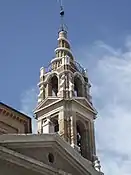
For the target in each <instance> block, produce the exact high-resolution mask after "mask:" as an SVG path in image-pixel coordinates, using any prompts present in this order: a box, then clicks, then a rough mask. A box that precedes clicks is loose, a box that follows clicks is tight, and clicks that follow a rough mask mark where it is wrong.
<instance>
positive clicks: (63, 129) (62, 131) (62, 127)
mask: <svg viewBox="0 0 131 175" xmlns="http://www.w3.org/2000/svg"><path fill="white" fill-rule="evenodd" d="M58 123H59V135H60V136H61V137H62V138H63V139H64V140H67V120H66V118H65V111H64V109H63V110H61V111H60V112H59V117H58Z"/></svg>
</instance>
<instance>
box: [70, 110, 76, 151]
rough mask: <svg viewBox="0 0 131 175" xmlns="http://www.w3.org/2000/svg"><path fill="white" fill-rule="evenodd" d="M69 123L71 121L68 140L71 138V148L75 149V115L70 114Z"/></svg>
mask: <svg viewBox="0 0 131 175" xmlns="http://www.w3.org/2000/svg"><path fill="white" fill-rule="evenodd" d="M70 121H71V127H70V129H71V135H70V138H71V146H72V147H73V148H75V147H76V146H77V135H76V134H77V133H76V113H75V112H73V113H72V116H71V117H70Z"/></svg>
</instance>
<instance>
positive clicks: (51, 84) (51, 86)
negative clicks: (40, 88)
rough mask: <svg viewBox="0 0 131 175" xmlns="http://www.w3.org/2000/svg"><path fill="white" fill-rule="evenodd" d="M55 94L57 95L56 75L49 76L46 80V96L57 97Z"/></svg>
mask: <svg viewBox="0 0 131 175" xmlns="http://www.w3.org/2000/svg"><path fill="white" fill-rule="evenodd" d="M57 93H58V77H57V75H55V74H53V75H51V76H50V78H49V80H48V96H55V97H57Z"/></svg>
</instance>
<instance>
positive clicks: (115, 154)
mask: <svg viewBox="0 0 131 175" xmlns="http://www.w3.org/2000/svg"><path fill="white" fill-rule="evenodd" d="M84 50H85V48H84ZM84 50H81V51H84ZM84 53H85V54H83V59H81V60H80V61H82V62H83V65H86V64H87V67H88V70H89V75H90V76H89V79H90V80H91V82H92V84H93V85H92V96H93V99H94V104H95V106H96V108H97V110H98V112H99V113H98V114H99V116H100V117H98V119H97V121H96V142H97V148H98V155H99V156H100V158H101V163H102V167H103V170H104V173H105V174H106V175H130V174H131V169H130V165H131V137H130V133H131V124H130V123H131V107H130V105H131V93H130V91H131V37H130V36H129V37H127V38H126V41H125V43H124V45H123V46H122V47H121V48H119V49H115V48H113V47H111V46H109V45H106V44H105V43H103V42H101V41H99V42H96V43H94V45H93V46H92V47H91V48H90V49H89V50H88V51H87V52H85V51H84ZM84 58H85V59H84ZM85 62H86V64H85ZM87 62H88V63H87Z"/></svg>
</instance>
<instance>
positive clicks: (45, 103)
mask: <svg viewBox="0 0 131 175" xmlns="http://www.w3.org/2000/svg"><path fill="white" fill-rule="evenodd" d="M59 101H61V99H60V98H57V97H48V98H46V99H45V100H43V101H42V102H41V103H40V104H39V105H38V106H37V107H36V108H35V110H34V113H35V114H36V113H37V112H38V111H40V110H41V109H43V108H46V107H48V106H49V105H52V104H55V103H57V102H59Z"/></svg>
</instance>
